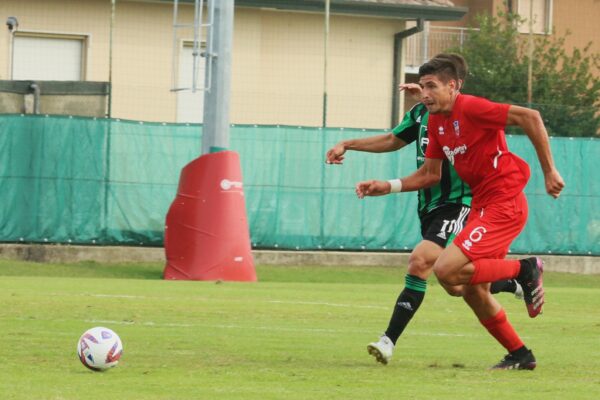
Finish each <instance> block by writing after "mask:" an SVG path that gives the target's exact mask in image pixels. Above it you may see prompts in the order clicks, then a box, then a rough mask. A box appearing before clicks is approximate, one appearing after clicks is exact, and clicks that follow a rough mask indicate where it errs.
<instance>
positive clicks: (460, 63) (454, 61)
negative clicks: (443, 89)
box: [419, 53, 468, 82]
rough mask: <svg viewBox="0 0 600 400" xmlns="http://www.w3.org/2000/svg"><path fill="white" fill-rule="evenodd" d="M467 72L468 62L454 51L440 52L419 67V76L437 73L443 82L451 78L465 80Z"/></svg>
mask: <svg viewBox="0 0 600 400" xmlns="http://www.w3.org/2000/svg"><path fill="white" fill-rule="evenodd" d="M467 73H468V66H467V62H466V61H465V59H464V58H463V57H462V56H460V55H458V54H454V53H448V54H438V55H436V56H435V57H433V58H432V59H431V60H429V61H427V62H426V63H425V64H423V65H421V67H419V77H422V76H424V75H436V76H437V77H438V78H440V79H441V80H442V81H443V82H448V81H449V80H451V79H454V80H455V81H457V82H458V81H459V80H460V81H463V82H464V80H465V78H466V77H467Z"/></svg>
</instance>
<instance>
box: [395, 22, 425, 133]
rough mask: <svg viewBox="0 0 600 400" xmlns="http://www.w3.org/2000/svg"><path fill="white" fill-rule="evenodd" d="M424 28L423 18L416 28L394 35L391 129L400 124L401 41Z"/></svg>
mask: <svg viewBox="0 0 600 400" xmlns="http://www.w3.org/2000/svg"><path fill="white" fill-rule="evenodd" d="M424 27H425V20H424V19H423V18H418V19H417V26H414V27H412V28H410V29H407V30H405V31H402V32H398V33H396V34H395V35H394V67H393V71H392V73H393V74H394V75H393V76H392V121H391V122H392V124H391V127H392V128H393V127H395V126H396V125H398V123H399V122H400V116H399V115H398V108H399V105H400V92H399V91H398V85H399V83H400V79H399V78H400V76H399V75H400V64H401V59H400V58H401V57H402V40H404V38H407V37H409V36H411V35H414V34H415V33H419V32H422V31H423V29H424Z"/></svg>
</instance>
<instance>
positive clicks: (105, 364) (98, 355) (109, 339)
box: [77, 326, 123, 371]
mask: <svg viewBox="0 0 600 400" xmlns="http://www.w3.org/2000/svg"><path fill="white" fill-rule="evenodd" d="M121 354H123V343H122V342H121V339H120V338H119V335H117V334H116V333H115V332H114V331H112V330H110V329H108V328H104V327H101V326H98V327H95V328H92V329H89V330H87V331H85V332H84V333H83V335H81V337H80V338H79V342H78V343H77V355H78V356H79V360H80V361H81V363H82V364H83V365H85V366H86V367H88V368H89V369H91V370H93V371H104V370H107V369H109V368H113V367H115V366H116V365H117V364H118V363H119V359H120V358H121Z"/></svg>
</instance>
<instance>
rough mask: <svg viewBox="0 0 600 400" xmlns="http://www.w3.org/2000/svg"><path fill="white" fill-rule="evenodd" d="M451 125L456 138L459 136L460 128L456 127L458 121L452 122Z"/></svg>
mask: <svg viewBox="0 0 600 400" xmlns="http://www.w3.org/2000/svg"><path fill="white" fill-rule="evenodd" d="M452 125H453V126H454V133H455V134H456V136H458V135H460V127H459V126H458V121H454V122H452Z"/></svg>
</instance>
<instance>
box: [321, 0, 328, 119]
mask: <svg viewBox="0 0 600 400" xmlns="http://www.w3.org/2000/svg"><path fill="white" fill-rule="evenodd" d="M329 9H330V0H325V43H324V49H323V123H322V125H323V128H325V127H327V58H328V54H327V48H328V47H329V46H328V43H329Z"/></svg>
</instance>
